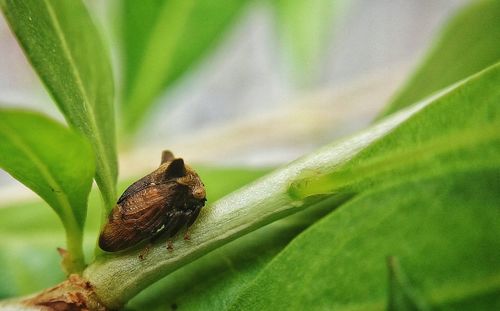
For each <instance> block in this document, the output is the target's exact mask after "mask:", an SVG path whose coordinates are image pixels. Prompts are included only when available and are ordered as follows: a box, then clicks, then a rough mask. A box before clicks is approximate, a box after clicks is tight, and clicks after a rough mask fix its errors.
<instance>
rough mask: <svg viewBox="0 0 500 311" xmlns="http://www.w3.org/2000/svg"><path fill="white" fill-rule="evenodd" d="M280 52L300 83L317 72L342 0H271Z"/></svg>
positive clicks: (308, 80)
mask: <svg viewBox="0 0 500 311" xmlns="http://www.w3.org/2000/svg"><path fill="white" fill-rule="evenodd" d="M271 2H272V3H273V5H274V9H275V11H276V24H277V28H278V34H279V39H280V41H281V45H282V47H283V52H284V53H283V54H285V55H286V57H285V58H286V59H287V61H289V63H290V64H291V66H292V70H291V71H292V74H293V75H294V78H296V79H297V80H298V82H299V83H308V82H311V80H312V79H314V78H315V77H316V75H317V72H318V70H319V69H320V68H319V65H320V61H321V60H322V57H323V56H324V55H325V51H326V50H327V47H328V44H329V43H330V42H329V39H330V38H331V35H332V30H333V27H334V23H333V21H334V20H335V18H336V15H337V14H338V13H339V12H338V11H340V10H342V7H343V5H344V1H343V0H334V1H332V0H309V1H301V0H271Z"/></svg>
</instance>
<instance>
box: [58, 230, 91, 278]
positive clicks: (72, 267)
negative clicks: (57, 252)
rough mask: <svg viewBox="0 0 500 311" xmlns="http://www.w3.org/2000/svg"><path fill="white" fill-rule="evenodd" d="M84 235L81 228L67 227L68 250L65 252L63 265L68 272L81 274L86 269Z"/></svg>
mask: <svg viewBox="0 0 500 311" xmlns="http://www.w3.org/2000/svg"><path fill="white" fill-rule="evenodd" d="M82 242H83V235H82V231H81V230H80V229H77V228H75V229H71V228H68V227H66V243H67V246H68V252H67V253H63V254H62V256H63V260H62V265H63V268H64V270H65V272H66V274H68V275H69V274H71V273H77V274H80V273H81V272H82V271H83V269H85V256H84V254H83V247H82V244H83V243H82Z"/></svg>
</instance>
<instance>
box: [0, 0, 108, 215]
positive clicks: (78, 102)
mask: <svg viewBox="0 0 500 311" xmlns="http://www.w3.org/2000/svg"><path fill="white" fill-rule="evenodd" d="M0 7H1V8H2V10H3V13H4V14H5V17H6V19H7V22H8V23H9V25H10V27H11V29H12V30H13V32H14V34H15V35H16V37H17V39H18V40H19V42H20V44H21V46H22V48H23V49H24V51H25V54H26V56H27V57H28V60H29V61H30V62H31V64H32V65H33V68H34V69H35V71H36V72H37V73H38V75H39V76H40V78H41V80H42V81H43V83H44V84H45V86H46V87H47V89H48V91H49V92H50V94H51V95H52V97H53V98H54V100H55V102H56V103H57V105H58V106H59V109H60V110H61V111H62V112H63V114H64V116H65V118H66V120H67V121H68V123H69V124H70V125H71V126H72V127H73V128H75V129H77V130H78V131H80V132H82V133H84V134H85V135H86V136H87V137H88V138H89V140H90V142H91V143H92V147H93V149H94V154H95V162H96V175H95V179H96V182H97V184H98V185H99V188H100V189H101V192H102V195H103V198H104V201H105V203H106V207H107V208H108V209H110V208H111V207H112V206H113V204H114V202H115V199H116V189H115V187H116V177H117V157H116V144H115V121H114V120H115V119H114V108H113V96H114V95H113V75H112V72H111V67H110V62H109V58H108V54H107V53H106V48H105V47H104V45H103V42H102V41H101V38H100V36H99V34H98V32H97V29H96V27H95V25H94V24H93V22H92V20H91V18H90V16H89V14H88V12H87V10H86V8H85V7H84V5H83V3H82V2H81V1H80V0H73V1H55V0H26V1H16V0H0Z"/></svg>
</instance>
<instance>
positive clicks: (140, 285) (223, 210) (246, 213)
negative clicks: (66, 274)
mask: <svg viewBox="0 0 500 311" xmlns="http://www.w3.org/2000/svg"><path fill="white" fill-rule="evenodd" d="M422 107H425V103H422V104H419V105H416V106H414V107H413V108H411V109H407V110H405V111H402V112H401V113H398V114H395V115H394V116H392V117H390V118H388V119H386V120H385V121H384V122H381V123H380V124H378V125H377V126H375V127H373V128H371V129H369V130H367V131H365V132H362V133H361V134H359V135H357V136H355V137H352V138H351V139H349V140H345V141H341V142H340V143H337V144H334V145H330V146H326V147H324V148H322V149H320V150H319V151H317V152H315V153H313V154H311V155H309V156H307V157H304V158H302V159H300V160H297V161H295V162H293V163H291V164H290V165H288V166H286V167H284V168H282V169H279V170H277V171H275V172H273V173H271V174H269V175H267V176H265V177H263V178H261V179H260V180H257V181H255V182H254V183H252V184H250V185H248V186H246V187H244V188H242V189H240V190H238V191H236V192H233V193H232V194H230V195H228V196H226V197H224V198H222V199H220V200H218V201H216V202H215V203H213V204H212V205H211V206H207V207H205V208H204V209H203V210H202V213H201V215H200V216H199V218H198V220H197V221H196V223H195V224H194V225H193V226H192V228H191V229H190V233H191V239H190V240H189V241H183V240H182V239H180V238H176V239H175V241H173V247H174V250H173V251H168V250H167V249H166V245H164V243H160V244H156V245H155V246H154V247H152V249H151V250H150V251H149V252H148V253H147V255H146V257H145V259H143V260H140V259H139V254H140V252H141V251H142V249H140V248H139V249H135V250H131V251H129V252H125V253H118V254H116V253H107V254H105V255H103V256H101V257H99V258H97V259H96V261H95V262H94V263H92V264H91V265H90V266H89V267H88V268H87V269H86V270H85V271H84V277H85V278H86V279H87V280H88V281H89V282H90V283H91V284H92V286H93V288H94V290H95V293H96V294H97V296H98V297H99V300H100V301H101V302H102V303H104V304H105V305H106V306H107V307H108V308H110V309H115V308H120V307H122V306H123V305H124V304H125V303H126V302H127V301H128V300H129V299H130V298H132V297H133V296H135V295H136V294H137V293H138V292H140V291H141V290H142V289H144V288H146V287H147V286H149V285H150V284H152V283H154V282H155V281H157V280H159V279H160V278H162V277H164V276H165V275H167V274H169V273H171V272H172V271H174V270H176V269H177V268H179V267H181V266H183V265H185V264H187V263H189V262H190V261H193V260H194V259H196V258H198V257H200V256H202V255H204V254H206V253H208V252H210V251H211V250H213V249H215V248H217V247H220V246H222V245H224V244H226V243H228V242H230V241H232V240H234V239H236V238H237V237H239V236H242V235H244V234H246V233H248V232H250V231H253V230H255V229H257V228H259V227H262V226H264V225H266V224H268V223H270V222H272V221H274V220H277V219H279V218H282V217H285V216H287V215H289V214H292V213H295V212H298V211H300V210H302V209H303V208H306V207H308V206H310V205H312V204H315V203H317V202H318V201H319V200H321V199H322V198H318V200H301V199H300V198H299V199H296V198H293V197H292V196H290V195H289V187H290V185H291V184H292V183H294V182H296V181H297V180H299V179H301V178H302V177H303V176H304V174H308V175H310V174H311V173H313V174H314V173H315V172H321V173H324V172H331V171H333V170H334V169H335V168H336V167H338V166H340V165H342V164H343V163H345V162H346V161H348V160H349V159H351V158H352V157H353V156H354V155H356V154H357V153H358V152H359V151H361V150H363V148H365V147H366V146H368V145H369V144H371V143H372V142H374V141H375V140H377V139H379V138H380V137H382V136H383V135H385V134H386V133H388V132H389V131H391V130H392V129H393V128H394V127H396V126H397V125H398V124H400V123H401V122H402V121H404V120H406V119H407V118H408V117H410V116H411V115H413V114H414V113H415V112H417V111H419V110H420V109H421V108H422Z"/></svg>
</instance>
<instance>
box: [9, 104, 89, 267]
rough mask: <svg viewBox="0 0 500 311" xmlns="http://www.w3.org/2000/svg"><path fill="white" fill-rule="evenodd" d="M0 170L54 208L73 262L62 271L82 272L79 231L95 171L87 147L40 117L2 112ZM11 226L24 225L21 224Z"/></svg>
mask: <svg viewBox="0 0 500 311" xmlns="http://www.w3.org/2000/svg"><path fill="white" fill-rule="evenodd" d="M0 167H1V168H2V169H4V170H5V171H7V172H8V173H9V174H11V175H12V176H13V177H14V178H16V179H17V180H19V181H20V182H22V183H23V184H25V185H26V186H27V187H29V188H30V189H32V190H33V191H34V192H36V193H37V194H38V195H40V197H42V198H43V199H44V200H45V201H46V202H47V203H48V204H49V205H50V206H51V207H52V208H53V209H54V211H55V212H56V213H57V215H58V216H59V218H60V219H61V221H62V223H63V225H64V227H65V229H66V237H67V243H68V250H69V252H70V254H71V257H69V258H71V259H72V261H70V262H68V263H67V265H68V267H66V268H67V269H69V270H71V271H73V272H74V271H78V270H81V269H82V268H83V266H84V259H83V253H82V245H81V244H82V232H83V226H84V223H85V217H86V213H87V197H88V194H89V192H90V187H91V185H92V177H93V175H94V171H95V166H94V157H93V154H92V148H91V146H90V145H89V143H88V142H87V141H86V140H85V139H84V138H83V137H81V136H80V135H78V134H76V133H74V132H72V131H71V130H69V129H67V128H65V127H64V126H62V125H61V124H59V123H56V122H54V121H52V120H50V119H48V118H46V117H44V116H42V115H39V114H35V113H31V112H25V111H20V110H7V109H0ZM11 221H12V220H11ZM14 223H16V224H17V225H18V226H23V222H22V221H19V222H18V221H14ZM3 238H6V237H5V236H3Z"/></svg>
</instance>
